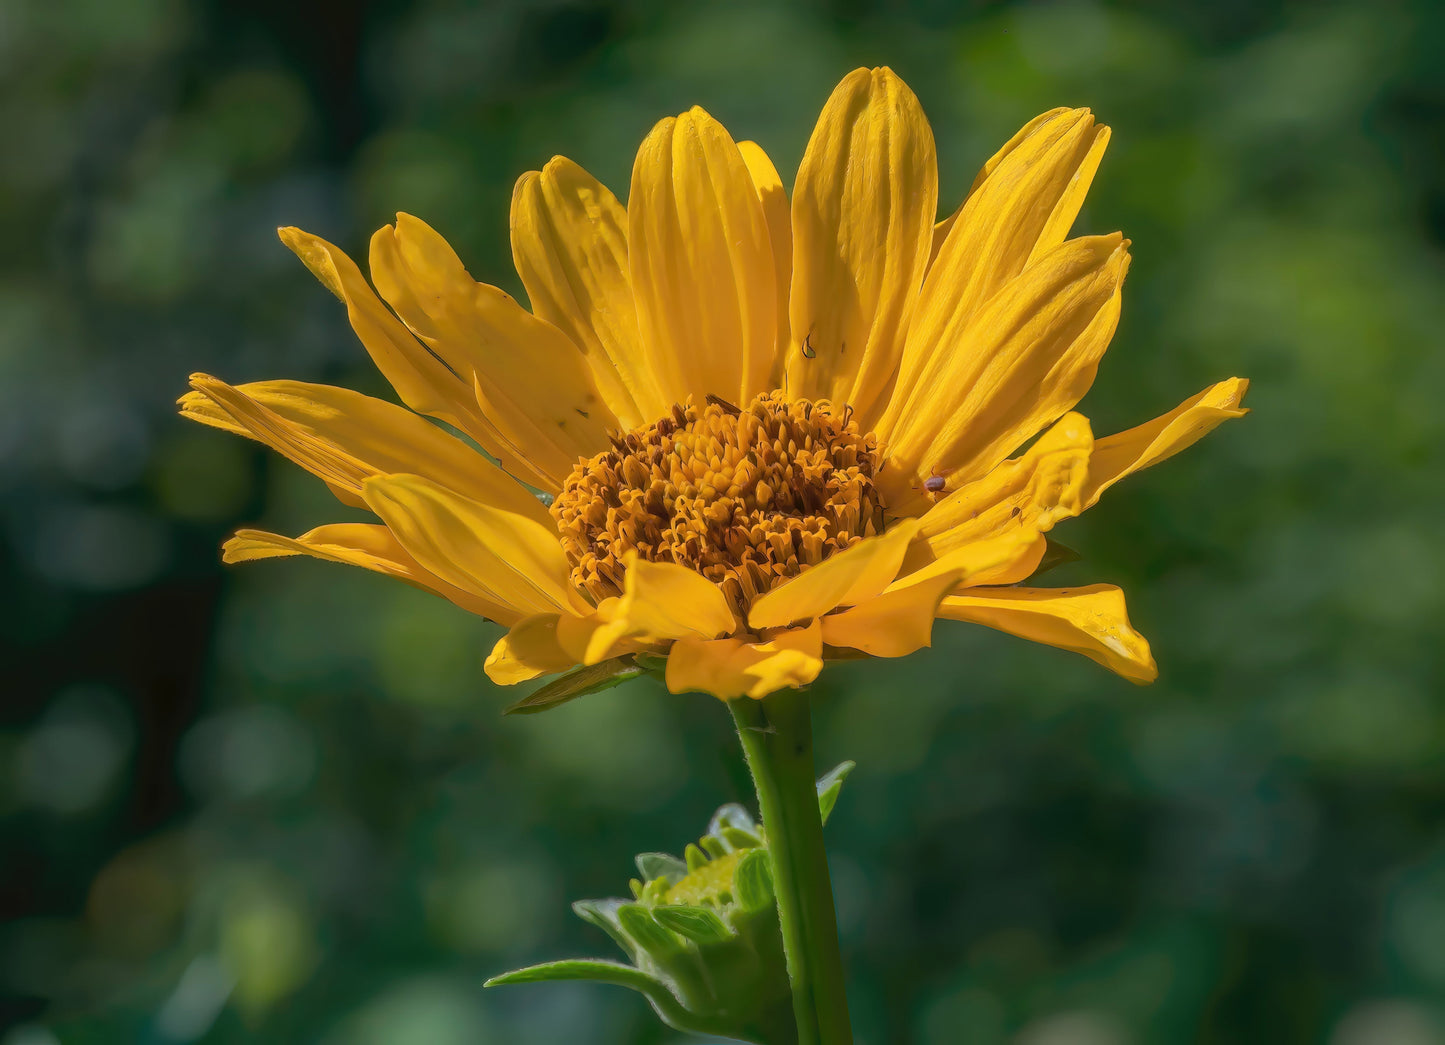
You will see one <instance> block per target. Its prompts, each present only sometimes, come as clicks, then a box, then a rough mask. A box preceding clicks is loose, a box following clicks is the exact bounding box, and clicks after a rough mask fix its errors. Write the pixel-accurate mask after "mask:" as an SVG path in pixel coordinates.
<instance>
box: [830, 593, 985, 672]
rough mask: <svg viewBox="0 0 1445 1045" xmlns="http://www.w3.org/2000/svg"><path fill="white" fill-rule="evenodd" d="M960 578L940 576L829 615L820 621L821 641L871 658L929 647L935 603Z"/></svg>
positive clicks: (900, 654)
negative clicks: (848, 648) (847, 647)
mask: <svg viewBox="0 0 1445 1045" xmlns="http://www.w3.org/2000/svg"><path fill="white" fill-rule="evenodd" d="M960 576H961V573H960V572H953V573H945V574H939V575H938V576H934V577H930V578H928V579H927V580H925V581H920V582H919V583H917V584H911V585H908V586H906V587H900V588H895V589H893V590H891V591H886V592H884V593H883V594H882V595H878V596H875V597H874V598H871V599H869V600H868V601H867V602H860V603H859V604H858V605H857V606H854V607H852V608H851V609H846V610H843V611H842V612H841V613H832V614H829V615H828V616H826V617H823V618H821V622H822V625H823V641H824V642H826V643H827V644H828V645H830V646H850V647H852V648H853V649H858V650H862V651H863V652H864V653H868V654H871V655H872V656H874V657H906V656H908V654H910V653H913V652H914V651H916V650H920V649H922V648H923V647H924V646H928V645H931V644H932V641H933V619H934V616H935V615H936V613H937V611H938V604H939V602H940V601H942V599H943V597H944V596H945V595H947V594H948V593H949V592H950V591H952V590H953V588H954V586H955V585H956V584H957V583H958V580H959V577H960Z"/></svg>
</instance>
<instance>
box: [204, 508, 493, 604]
mask: <svg viewBox="0 0 1445 1045" xmlns="http://www.w3.org/2000/svg"><path fill="white" fill-rule="evenodd" d="M286 555H309V556H311V557H312V558H315V559H324V560H326V561H327V562H339V563H344V564H346V565H348V566H360V567H361V568H362V569H366V570H372V571H373V572H376V573H381V574H385V575H386V576H388V577H395V578H396V579H397V580H402V581H406V582H407V583H408V584H410V585H412V586H413V587H417V588H421V589H423V590H425V591H430V592H432V593H434V594H436V595H440V596H441V597H442V598H444V599H447V600H448V601H450V602H452V603H455V604H456V605H458V606H460V607H461V608H462V609H464V610H466V611H468V612H469V613H475V614H477V615H478V616H481V617H486V618H487V619H488V620H494V621H497V622H498V623H500V624H507V625H510V624H512V623H513V622H515V621H516V620H517V618H518V616H519V614H518V613H517V611H516V610H514V609H513V608H511V607H510V606H507V605H504V604H503V603H500V602H496V601H494V600H492V599H486V598H483V597H481V596H479V595H477V594H475V593H473V592H470V591H465V590H463V589H461V588H458V587H456V586H455V585H453V584H448V583H447V582H446V581H444V580H442V579H441V578H440V577H438V576H437V575H436V574H434V573H431V572H430V571H428V570H426V569H424V568H423V567H422V566H421V564H420V563H418V562H417V561H416V560H415V559H413V558H412V557H411V556H410V555H409V554H408V553H407V551H406V549H405V548H403V547H402V546H401V544H400V543H398V542H397V539H396V538H395V537H394V536H393V535H392V533H391V531H390V530H388V529H387V528H386V527H385V526H381V525H378V524H376V523H330V524H328V525H326V526H318V527H316V529H314V530H309V531H307V532H306V533H303V534H302V535H301V536H300V537H283V536H282V535H281V534H279V533H267V532H266V531H264V530H238V531H236V535H235V536H234V537H232V538H231V539H230V540H228V541H227V542H226V544H225V547H224V548H223V550H222V553H221V559H222V561H223V562H227V563H238V562H255V561H256V560H258V559H274V558H278V557H280V556H286Z"/></svg>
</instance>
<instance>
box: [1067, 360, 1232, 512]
mask: <svg viewBox="0 0 1445 1045" xmlns="http://www.w3.org/2000/svg"><path fill="white" fill-rule="evenodd" d="M1247 391H1249V381H1248V380H1247V379H1245V378H1242V377H1231V378H1230V379H1229V380H1228V381H1221V382H1219V384H1217V385H1211V386H1210V387H1209V388H1206V389H1205V390H1204V391H1203V392H1200V393H1199V394H1198V395H1196V396H1194V397H1193V398H1191V399H1186V400H1185V401H1184V402H1182V403H1180V404H1179V405H1178V406H1177V407H1175V408H1174V409H1173V410H1171V411H1169V413H1167V414H1165V415H1164V416H1162V417H1156V418H1155V419H1154V420H1152V421H1148V422H1146V423H1145V424H1142V425H1139V426H1138V427H1137V428H1131V429H1129V430H1128V431H1127V432H1120V433H1118V434H1117V435H1111V436H1108V437H1107V438H1105V439H1100V440H1099V441H1098V442H1097V443H1095V444H1094V454H1093V457H1092V458H1091V459H1090V461H1089V476H1088V481H1087V482H1086V483H1085V485H1084V493H1083V507H1084V508H1091V507H1093V506H1094V505H1095V504H1097V503H1098V501H1099V497H1100V495H1101V494H1103V492H1104V491H1105V490H1107V489H1108V488H1109V487H1111V486H1113V485H1114V484H1115V483H1117V482H1118V481H1119V480H1120V479H1122V478H1124V477H1125V476H1126V475H1132V474H1133V473H1135V472H1137V471H1140V470H1141V469H1144V468H1148V467H1149V466H1150V465H1155V464H1158V463H1159V462H1160V461H1163V460H1165V459H1166V458H1169V457H1173V456H1174V455H1175V454H1177V453H1178V452H1179V451H1181V450H1186V449H1188V448H1189V447H1191V446H1193V445H1194V444H1195V443H1197V442H1198V441H1199V440H1201V439H1203V438H1204V437H1205V436H1206V435H1208V434H1209V433H1210V432H1212V431H1214V429H1216V428H1218V427H1219V426H1220V425H1221V424H1223V423H1224V422H1225V421H1228V420H1229V419H1230V418H1231V417H1243V416H1244V415H1245V414H1247V413H1249V411H1248V410H1246V409H1245V408H1244V407H1242V406H1240V405H1239V404H1240V403H1241V402H1242V401H1243V400H1244V394H1245V392H1247Z"/></svg>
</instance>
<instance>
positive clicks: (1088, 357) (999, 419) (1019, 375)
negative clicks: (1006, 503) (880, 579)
mask: <svg viewBox="0 0 1445 1045" xmlns="http://www.w3.org/2000/svg"><path fill="white" fill-rule="evenodd" d="M1127 247H1128V243H1127V241H1126V240H1124V239H1123V238H1122V237H1121V236H1119V235H1117V234H1115V235H1112V236H1093V237H1087V238H1084V239H1077V240H1070V241H1069V242H1067V243H1065V244H1063V245H1061V246H1059V247H1057V248H1055V249H1054V250H1053V251H1051V252H1050V253H1049V254H1048V255H1046V256H1045V257H1044V258H1042V259H1041V260H1040V261H1038V262H1037V263H1036V264H1034V265H1031V266H1030V267H1029V268H1028V269H1027V270H1026V271H1025V272H1024V273H1023V274H1022V275H1021V276H1019V277H1018V278H1017V279H1015V280H1013V281H1011V282H1010V283H1009V284H1008V286H1006V287H1005V288H1004V289H1003V290H1002V291H1001V292H1000V293H999V294H997V295H995V297H994V298H993V300H992V301H991V302H990V303H989V304H988V305H987V306H986V307H985V308H984V310H983V311H982V312H981V313H980V314H979V316H978V318H977V320H975V321H974V322H973V323H971V324H970V325H969V329H968V330H967V331H963V330H958V331H953V332H950V333H947V334H946V335H945V336H943V338H942V340H940V342H939V343H938V344H936V345H935V346H934V347H933V349H932V351H934V352H936V353H938V355H937V358H936V359H935V360H934V361H933V362H931V363H930V364H929V367H928V373H927V374H925V375H924V377H923V380H924V381H926V382H927V387H928V394H927V395H926V396H920V398H919V401H918V404H917V408H916V409H915V410H913V411H912V412H910V413H907V414H905V415H903V416H901V417H899V418H898V419H897V424H896V426H895V427H894V428H893V430H892V431H891V432H890V433H886V434H885V433H880V434H881V435H882V438H883V439H884V441H885V442H886V443H887V445H888V447H889V467H888V469H887V471H886V472H885V473H884V474H883V476H882V477H881V485H882V486H883V487H884V490H885V492H886V494H887V496H888V497H889V501H890V503H892V504H903V503H906V502H907V501H908V500H909V499H910V498H914V499H916V498H917V497H918V496H919V493H918V489H919V488H920V487H921V486H922V484H923V482H924V480H925V479H926V478H927V477H928V476H929V475H931V474H945V475H947V476H948V480H949V483H950V484H951V485H953V484H961V483H966V482H971V481H972V480H974V479H976V478H978V477H980V476H981V475H984V474H986V473H987V472H988V471H989V469H991V468H993V467H994V466H995V465H997V464H998V463H1000V462H1001V461H1002V460H1003V459H1004V458H1005V457H1007V456H1008V454H1009V453H1011V452H1012V451H1013V450H1014V449H1016V448H1017V447H1018V446H1019V445H1021V444H1022V443H1023V442H1024V441H1025V440H1027V439H1028V438H1029V437H1030V436H1032V435H1033V434H1034V433H1036V432H1037V431H1038V430H1039V429H1040V428H1042V427H1043V426H1044V425H1046V424H1049V423H1051V422H1052V421H1054V420H1055V419H1056V418H1058V417H1060V416H1062V415H1063V414H1064V413H1065V412H1066V411H1067V410H1069V409H1070V408H1071V407H1072V406H1073V405H1074V404H1075V403H1077V402H1078V401H1079V400H1080V399H1081V398H1082V397H1083V394H1084V393H1085V392H1086V391H1087V390H1088V388H1089V386H1090V385H1091V384H1092V383H1093V380H1094V374H1095V372H1096V371H1097V369H1098V365H1099V359H1100V357H1102V356H1103V354H1104V350H1105V349H1106V348H1107V347H1108V345H1109V340H1110V338H1112V337H1113V335H1114V328H1115V326H1117V324H1118V322H1119V295H1120V289H1121V286H1122V283H1123V279H1124V273H1125V272H1126V271H1127V269H1128V262H1129V254H1128V250H1127ZM955 338H957V340H955Z"/></svg>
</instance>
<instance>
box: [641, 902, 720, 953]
mask: <svg viewBox="0 0 1445 1045" xmlns="http://www.w3.org/2000/svg"><path fill="white" fill-rule="evenodd" d="M652 916H653V917H654V918H656V919H657V923H658V924H659V925H661V926H662V927H663V928H664V929H671V930H672V931H673V932H675V933H677V934H678V935H679V936H686V937H687V938H688V939H689V940H692V941H694V942H695V943H701V944H708V943H722V942H723V941H724V940H730V939H732V938H733V936H735V935H736V934H735V933H734V932H733V931H732V930H731V929H729V928H728V927H727V926H726V925H724V924H723V920H722V919H721V918H719V917H718V916H717V915H716V914H714V913H713V912H712V911H711V910H709V909H708V908H706V907H689V906H685V905H682V904H666V905H662V906H658V907H654V908H653V909H652Z"/></svg>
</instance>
